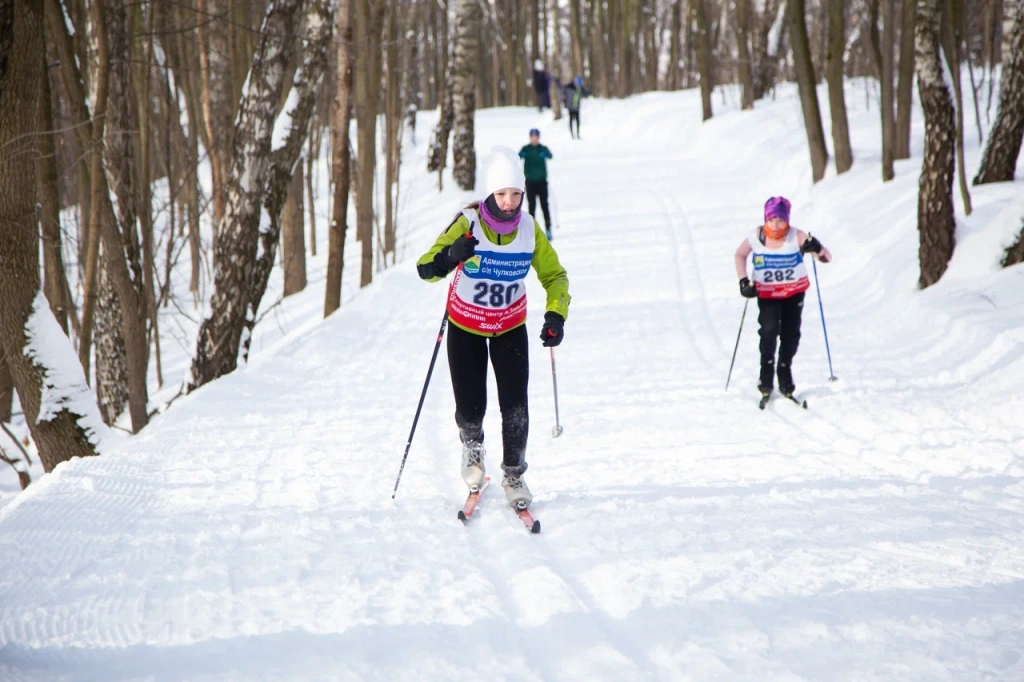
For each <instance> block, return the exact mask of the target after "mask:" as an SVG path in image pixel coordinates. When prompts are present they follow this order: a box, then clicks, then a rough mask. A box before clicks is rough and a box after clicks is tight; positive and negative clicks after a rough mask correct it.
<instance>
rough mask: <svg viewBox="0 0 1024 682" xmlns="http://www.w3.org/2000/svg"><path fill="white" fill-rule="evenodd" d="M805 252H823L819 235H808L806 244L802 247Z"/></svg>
mask: <svg viewBox="0 0 1024 682" xmlns="http://www.w3.org/2000/svg"><path fill="white" fill-rule="evenodd" d="M800 251H802V252H803V253H821V242H819V241H818V238H817V237H808V238H807V241H805V242H804V245H803V246H801V247H800Z"/></svg>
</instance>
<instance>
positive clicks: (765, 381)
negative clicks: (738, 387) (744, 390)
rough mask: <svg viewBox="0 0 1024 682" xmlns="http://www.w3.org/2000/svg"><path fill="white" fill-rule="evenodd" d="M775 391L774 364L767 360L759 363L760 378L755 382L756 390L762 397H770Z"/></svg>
mask: <svg viewBox="0 0 1024 682" xmlns="http://www.w3.org/2000/svg"><path fill="white" fill-rule="evenodd" d="M774 389H775V362H774V361H771V360H769V361H768V362H762V363H761V378H760V379H759V380H758V382H757V390H759V391H760V392H761V394H762V395H770V394H771V392H772V390H774Z"/></svg>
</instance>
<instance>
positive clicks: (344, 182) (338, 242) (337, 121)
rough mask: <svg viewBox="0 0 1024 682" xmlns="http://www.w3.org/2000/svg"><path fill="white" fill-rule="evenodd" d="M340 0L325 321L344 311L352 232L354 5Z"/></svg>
mask: <svg viewBox="0 0 1024 682" xmlns="http://www.w3.org/2000/svg"><path fill="white" fill-rule="evenodd" d="M358 1H359V0H339V2H338V9H337V12H338V16H337V28H336V30H335V34H334V38H335V41H336V42H335V55H336V59H335V61H336V64H337V67H336V72H335V73H336V78H337V81H336V83H335V93H334V102H333V106H332V108H331V135H332V137H331V173H332V175H333V176H334V196H333V197H332V200H331V225H330V232H329V233H328V236H327V285H326V291H325V294H324V317H327V316H328V315H330V314H331V313H333V312H334V311H335V310H337V309H338V308H340V307H341V276H342V273H343V271H344V268H345V234H346V232H347V231H348V198H349V188H350V181H351V156H350V150H351V145H350V142H349V124H350V121H351V119H352V2H358Z"/></svg>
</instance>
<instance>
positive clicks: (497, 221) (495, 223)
mask: <svg viewBox="0 0 1024 682" xmlns="http://www.w3.org/2000/svg"><path fill="white" fill-rule="evenodd" d="M491 204H493V208H492V206H491ZM522 207H523V205H522V202H520V204H519V208H517V209H516V212H515V213H513V214H512V215H511V216H506V215H505V214H503V213H502V211H501V210H500V209H499V208H498V205H497V204H495V203H494V195H493V194H492V195H491V196H489V197H487V199H486V200H485V201H482V202H480V217H481V218H483V221H484V223H486V224H487V227H489V228H491V229H492V230H494V231H495V232H497V233H498V234H500V235H510V234H512V233H513V232H515V231H516V229H517V228H518V227H519V218H520V217H522V215H523V212H522V210H521V209H522ZM499 216H500V217H499Z"/></svg>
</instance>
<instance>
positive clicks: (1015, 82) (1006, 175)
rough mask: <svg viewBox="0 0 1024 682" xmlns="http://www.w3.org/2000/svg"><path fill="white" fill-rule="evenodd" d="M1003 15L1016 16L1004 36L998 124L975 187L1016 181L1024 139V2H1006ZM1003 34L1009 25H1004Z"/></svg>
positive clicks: (993, 126) (1014, 0)
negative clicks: (1004, 47) (1018, 158)
mask: <svg viewBox="0 0 1024 682" xmlns="http://www.w3.org/2000/svg"><path fill="white" fill-rule="evenodd" d="M1003 7H1004V12H1005V13H1006V15H1011V14H1012V15H1013V16H1015V17H1016V19H1015V20H1014V21H1013V25H1012V29H1011V30H1010V31H1009V34H1008V35H1004V36H1003V45H1004V46H1006V45H1007V42H1008V43H1009V46H1008V49H1004V50H1003V73H1002V75H1001V76H1000V80H999V105H998V107H997V108H996V120H995V123H994V124H993V125H992V130H991V132H989V135H988V140H987V141H986V142H985V153H984V154H983V156H982V158H981V167H980V168H979V169H978V174H977V175H976V176H975V178H974V184H975V185H984V184H987V183H989V182H1009V181H1010V180H1013V178H1014V172H1015V171H1016V168H1017V157H1018V156H1020V147H1021V139H1022V137H1024V0H1004V5H1003ZM1003 27H1004V31H1005V30H1006V22H1005V21H1004V22H1003Z"/></svg>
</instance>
